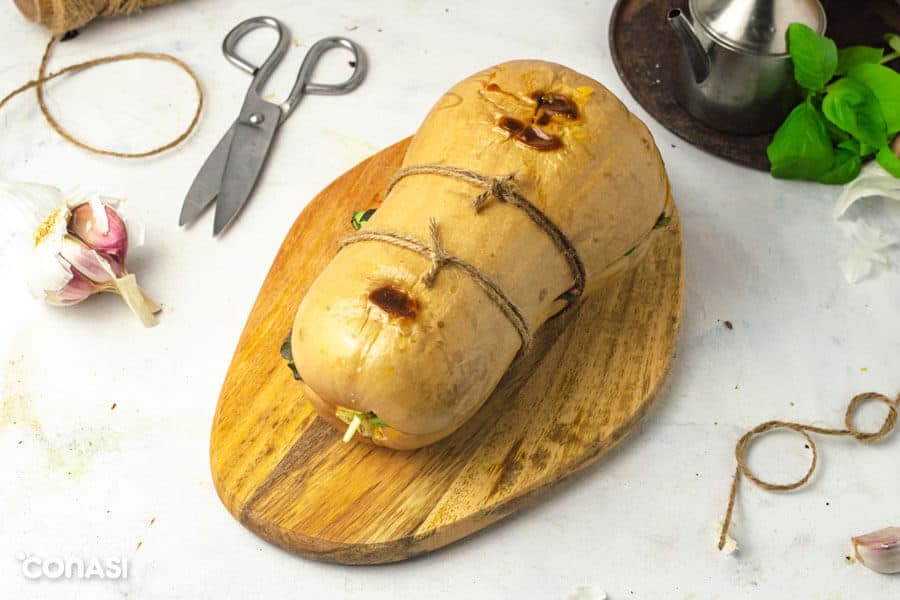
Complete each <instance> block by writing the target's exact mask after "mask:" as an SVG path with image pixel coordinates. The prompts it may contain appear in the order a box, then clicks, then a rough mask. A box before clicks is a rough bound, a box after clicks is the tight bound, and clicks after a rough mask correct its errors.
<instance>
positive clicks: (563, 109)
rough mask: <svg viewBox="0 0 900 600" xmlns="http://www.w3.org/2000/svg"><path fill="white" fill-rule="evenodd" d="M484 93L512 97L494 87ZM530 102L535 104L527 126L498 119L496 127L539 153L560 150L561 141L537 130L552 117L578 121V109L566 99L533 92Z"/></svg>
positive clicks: (559, 95)
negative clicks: (557, 116) (488, 92)
mask: <svg viewBox="0 0 900 600" xmlns="http://www.w3.org/2000/svg"><path fill="white" fill-rule="evenodd" d="M485 90H486V91H490V92H499V93H502V94H506V95H509V96H513V94H510V93H509V92H507V91H505V90H503V89H501V88H500V86H499V85H497V84H496V83H489V84H487V86H485ZM531 99H532V100H534V101H535V103H536V107H535V109H534V115H533V116H532V117H531V124H528V123H525V122H524V121H521V120H519V119H515V118H513V117H507V116H503V117H500V120H499V121H498V122H497V125H498V126H499V127H500V128H501V129H503V130H504V131H506V132H507V133H509V137H510V138H512V139H514V140H516V141H518V142H521V143H523V144H525V145H526V146H528V147H530V148H534V149H535V150H538V151H540V152H548V151H550V150H558V149H560V148H562V147H563V141H562V138H560V137H559V136H558V135H552V134H549V133H547V132H546V131H544V130H543V129H541V128H542V127H546V126H547V125H549V124H550V123H551V122H552V121H553V117H555V116H556V115H559V116H560V117H563V118H565V119H568V120H570V121H572V120H575V119H577V118H578V117H579V114H578V105H576V104H575V102H574V101H573V100H572V99H571V98H569V97H567V96H564V95H562V94H551V93H549V92H535V93H534V94H532V95H531Z"/></svg>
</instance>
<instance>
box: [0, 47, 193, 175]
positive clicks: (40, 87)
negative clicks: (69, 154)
mask: <svg viewBox="0 0 900 600" xmlns="http://www.w3.org/2000/svg"><path fill="white" fill-rule="evenodd" d="M55 41H56V38H55V37H51V38H50V41H49V42H48V43H47V48H46V50H44V56H43V58H41V65H40V67H39V68H38V78H37V79H35V80H32V81H29V82H28V83H26V84H25V85H23V86H21V87H19V88H18V89H15V90H13V91H12V92H11V93H10V94H8V95H7V96H6V97H5V98H3V99H2V100H0V108H3V106H4V105H5V104H6V103H7V102H9V101H10V100H11V99H13V98H14V97H16V96H18V95H19V94H21V93H22V92H24V91H26V90H29V89H31V88H35V89H36V91H37V100H38V105H39V106H40V108H41V113H42V114H43V115H44V118H45V119H46V120H47V123H48V124H49V125H50V127H51V128H52V129H53V130H54V131H55V132H56V133H58V134H59V135H60V136H62V137H63V138H64V139H65V140H67V141H69V142H70V143H72V144H74V145H76V146H78V147H79V148H82V149H84V150H87V151H89V152H93V153H94V154H101V155H103V156H116V157H119V158H144V157H147V156H154V155H156V154H160V153H162V152H165V151H166V150H169V149H171V148H174V147H175V146H177V145H178V144H180V143H181V142H183V141H184V140H185V139H187V137H188V136H189V135H190V134H191V132H192V131H193V130H194V128H195V127H196V126H197V122H198V121H199V120H200V112H201V111H202V109H203V90H202V89H201V88H200V80H199V79H197V76H196V75H195V74H194V72H193V71H192V70H191V69H190V67H188V66H187V65H186V64H184V63H183V62H182V61H180V60H179V59H177V58H175V57H174V56H172V55H171V54H161V53H156V52H129V53H128V54H115V55H112V56H104V57H101V58H95V59H93V60H88V61H85V62H80V63H77V64H74V65H69V66H68V67H65V68H63V69H61V70H59V71H57V72H56V73H52V74H51V75H44V73H45V72H46V70H47V62H48V61H49V60H50V50H51V49H52V48H53V44H54V42H55ZM138 59H148V60H161V61H166V62H170V63H172V64H174V65H175V66H177V67H179V68H180V69H182V70H183V71H184V72H185V73H187V74H188V76H189V77H190V78H191V80H193V82H194V86H195V88H196V90H197V109H196V110H195V111H194V116H193V118H192V119H191V122H190V124H188V126H187V129H185V130H184V132H182V133H181V134H180V135H179V136H178V137H176V138H175V139H173V140H172V141H170V142H168V143H166V144H163V145H162V146H159V147H157V148H153V149H151V150H147V151H144V152H116V151H114V150H105V149H103V148H96V147H94V146H91V145H89V144H86V143H84V142H82V141H81V140H79V139H77V138H76V137H75V136H73V135H72V134H71V133H69V132H68V131H66V130H65V129H63V128H62V126H61V125H60V124H59V123H58V122H57V121H56V119H55V118H54V117H53V115H51V114H50V110H49V109H48V108H47V105H46V103H45V102H44V83H46V82H48V81H50V80H52V79H56V78H57V77H59V76H61V75H64V74H66V73H70V72H78V71H83V70H84V69H89V68H91V67H96V66H98V65H103V64H109V63H115V62H124V61H126V60H138Z"/></svg>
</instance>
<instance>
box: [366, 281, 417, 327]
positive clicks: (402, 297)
mask: <svg viewBox="0 0 900 600" xmlns="http://www.w3.org/2000/svg"><path fill="white" fill-rule="evenodd" d="M369 302H371V303H372V304H374V305H375V306H377V307H378V308H380V309H381V310H383V311H384V312H386V313H387V314H388V315H389V316H391V317H400V318H406V319H415V318H416V313H417V312H418V309H419V303H418V302H416V300H415V298H413V297H412V296H410V295H409V294H408V293H407V292H405V291H403V290H398V289H397V288H395V287H393V286H390V285H384V286H381V287H380V288H378V289H376V290H372V291H371V292H370V293H369Z"/></svg>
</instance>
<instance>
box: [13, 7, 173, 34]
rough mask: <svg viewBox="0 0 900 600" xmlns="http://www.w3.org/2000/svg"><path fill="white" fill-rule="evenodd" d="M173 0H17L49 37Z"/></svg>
mask: <svg viewBox="0 0 900 600" xmlns="http://www.w3.org/2000/svg"><path fill="white" fill-rule="evenodd" d="M171 1H172V0H112V1H110V0H16V4H17V5H18V6H19V10H21V11H22V13H23V14H24V15H25V16H26V17H27V18H28V19H30V20H32V21H35V22H37V23H40V24H41V25H43V26H44V27H46V28H47V29H49V30H50V32H51V33H54V34H57V33H64V32H66V31H71V30H72V29H76V28H78V27H81V26H82V25H86V24H87V23H88V22H90V21H92V20H94V19H95V18H97V17H117V16H119V15H130V14H132V13H135V12H139V11H141V10H142V9H144V8H150V7H153V6H159V5H162V4H168V3H169V2H171Z"/></svg>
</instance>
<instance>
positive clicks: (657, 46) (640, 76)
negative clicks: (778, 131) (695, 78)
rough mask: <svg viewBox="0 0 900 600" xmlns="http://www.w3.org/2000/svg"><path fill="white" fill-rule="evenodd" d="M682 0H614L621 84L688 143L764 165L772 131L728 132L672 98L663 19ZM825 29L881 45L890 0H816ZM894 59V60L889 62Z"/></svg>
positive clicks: (670, 42)
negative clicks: (698, 117)
mask: <svg viewBox="0 0 900 600" xmlns="http://www.w3.org/2000/svg"><path fill="white" fill-rule="evenodd" d="M687 4H688V3H687V0H662V1H660V0H619V1H618V2H617V3H616V6H615V8H614V9H613V14H612V18H611V19H610V22H609V46H610V52H611V54H612V59H613V63H615V65H616V70H617V71H618V72H619V77H621V78H622V81H623V82H624V83H625V87H627V88H628V91H629V92H631V95H632V96H634V99H635V100H637V101H638V103H640V105H641V106H643V107H644V109H645V110H646V111H647V112H648V113H650V114H651V115H652V116H653V118H654V119H656V120H657V121H659V122H660V123H661V124H662V125H663V126H664V127H665V128H666V129H668V130H669V131H671V132H673V133H675V134H676V135H678V136H679V137H681V138H683V139H685V140H687V141H688V142H690V143H691V144H694V145H695V146H698V147H699V148H702V149H703V150H706V151H707V152H709V153H711V154H715V155H716V156H721V157H722V158H725V159H728V160H730V161H733V162H736V163H738V164H740V165H744V166H747V167H752V168H754V169H759V170H761V171H768V170H769V159H768V158H767V157H766V146H768V145H769V142H770V141H771V139H772V134H770V133H769V134H764V135H752V136H751V135H734V134H729V133H723V132H721V131H716V130H715V129H710V128H709V127H707V126H706V125H704V124H702V123H700V122H699V121H697V120H696V119H694V118H693V117H692V116H690V115H689V114H688V113H687V111H685V110H684V109H683V108H682V107H681V105H680V104H678V102H676V101H675V74H676V72H677V65H678V58H679V56H680V53H681V45H680V44H679V43H678V40H677V39H676V37H675V33H674V32H673V31H672V28H671V27H670V26H669V24H668V23H667V22H666V13H667V12H668V11H669V9H672V8H680V9H682V10H684V11H687ZM822 5H823V6H824V7H825V13H826V15H827V16H828V30H827V32H826V33H827V35H828V36H829V37H830V38H832V39H833V40H834V41H835V43H837V45H838V48H842V47H844V46H850V45H854V44H867V45H870V46H882V45H883V44H884V42H883V41H882V36H883V35H884V34H885V33H888V32H897V33H900V5H898V3H897V2H896V1H895V0H856V1H851V0H822ZM893 64H896V61H895V63H892V65H893Z"/></svg>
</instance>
